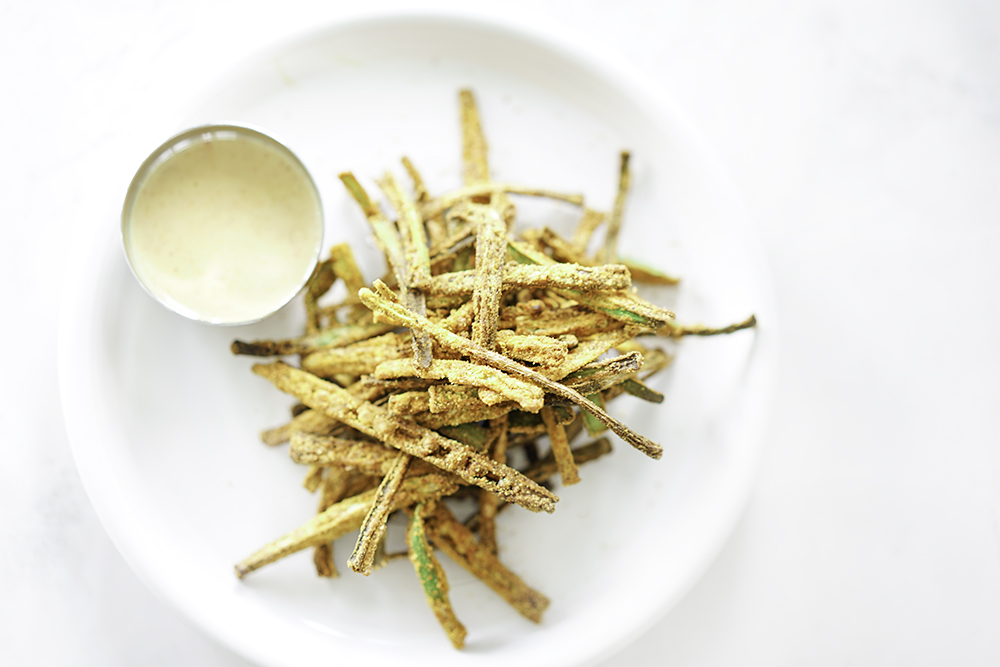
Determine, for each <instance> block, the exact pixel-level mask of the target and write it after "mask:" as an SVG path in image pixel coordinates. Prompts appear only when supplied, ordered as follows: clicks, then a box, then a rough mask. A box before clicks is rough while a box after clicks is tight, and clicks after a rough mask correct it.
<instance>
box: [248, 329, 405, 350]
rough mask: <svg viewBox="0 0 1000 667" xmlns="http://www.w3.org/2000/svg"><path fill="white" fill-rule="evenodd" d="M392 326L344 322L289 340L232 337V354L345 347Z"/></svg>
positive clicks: (378, 333) (377, 334)
mask: <svg viewBox="0 0 1000 667" xmlns="http://www.w3.org/2000/svg"><path fill="white" fill-rule="evenodd" d="M393 328H394V327H392V326H390V325H387V324H384V323H380V324H375V323H367V324H346V325H344V326H338V327H333V328H331V329H326V330H324V331H319V332H317V333H314V334H310V335H307V336H302V337H301V338H292V339H289V340H257V341H252V342H249V343H248V342H244V341H241V340H234V341H233V344H232V345H231V346H230V349H231V350H232V352H233V354H246V355H249V356H252V357H282V356H287V355H291V354H309V353H310V352H315V351H316V350H321V349H323V348H327V347H344V346H345V345H350V344H351V343H357V342H358V341H361V340H366V339H368V338H372V337H373V336H379V335H381V334H384V333H386V332H389V331H392V330H393Z"/></svg>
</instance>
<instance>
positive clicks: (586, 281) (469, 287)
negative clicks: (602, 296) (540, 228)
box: [425, 260, 632, 296]
mask: <svg viewBox="0 0 1000 667" xmlns="http://www.w3.org/2000/svg"><path fill="white" fill-rule="evenodd" d="M477 261H478V260H477ZM476 275H477V271H454V272H450V273H442V274H440V275H437V276H434V277H432V278H430V280H428V281H427V282H426V283H425V285H426V292H427V293H428V294H434V295H440V296H459V295H463V294H471V293H472V292H473V291H474V290H475V287H476ZM500 283H501V287H500V289H501V291H504V292H506V291H509V290H512V289H523V288H525V287H547V288H552V289H577V290H623V289H628V288H629V287H631V286H632V280H631V278H630V276H629V271H628V269H627V268H626V267H625V266H624V265H622V264H607V265H605V266H583V265H581V264H550V265H547V266H528V265H523V264H508V265H506V266H504V267H503V268H502V270H501V280H500Z"/></svg>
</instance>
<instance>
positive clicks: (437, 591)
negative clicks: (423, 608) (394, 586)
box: [406, 503, 465, 649]
mask: <svg viewBox="0 0 1000 667" xmlns="http://www.w3.org/2000/svg"><path fill="white" fill-rule="evenodd" d="M434 504H435V503H420V504H419V505H417V506H416V508H414V510H413V512H412V514H411V515H410V523H409V525H407V527H406V546H407V551H408V552H409V556H410V562H411V563H413V568H414V569H415V570H416V571H417V576H418V577H419V578H420V585H421V586H422V587H423V589H424V595H426V596H427V604H428V605H429V606H430V608H431V610H432V611H433V612H434V615H435V616H437V619H438V622H439V623H441V627H442V628H444V631H445V634H447V635H448V639H450V640H451V643H452V646H454V647H455V648H458V649H460V648H462V647H463V646H464V645H465V627H464V626H463V625H462V624H461V623H460V622H459V620H458V618H457V617H456V616H455V612H454V610H453V609H452V608H451V601H450V600H449V599H448V579H447V577H446V576H445V574H444V570H443V569H441V564H440V563H438V560H437V558H435V557H434V550H433V549H432V548H431V545H430V543H429V542H428V541H427V532H426V526H425V517H426V516H427V514H429V512H430V511H431V510H432V505H434Z"/></svg>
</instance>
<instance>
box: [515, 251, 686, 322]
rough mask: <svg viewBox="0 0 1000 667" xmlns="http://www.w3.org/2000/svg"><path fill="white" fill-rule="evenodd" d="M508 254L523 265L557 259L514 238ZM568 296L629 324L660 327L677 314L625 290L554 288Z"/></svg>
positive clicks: (546, 262) (541, 263) (549, 261)
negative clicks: (602, 290)
mask: <svg viewBox="0 0 1000 667" xmlns="http://www.w3.org/2000/svg"><path fill="white" fill-rule="evenodd" d="M507 251H508V253H509V254H510V255H511V256H512V257H513V258H514V259H515V260H516V261H518V262H520V263H522V264H540V265H542V266H545V265H548V264H552V263H554V262H555V260H553V259H552V258H551V257H549V256H547V255H546V254H545V253H543V252H539V251H538V250H536V249H534V248H532V247H531V246H530V245H528V244H526V243H522V242H519V241H513V242H511V243H508V244H507ZM553 292H555V293H557V294H559V295H561V296H563V297H564V298H567V299H572V300H574V301H577V302H579V303H580V304H581V305H584V306H586V307H588V308H591V309H593V310H598V311H601V312H603V313H605V314H607V315H610V316H611V317H613V318H615V319H616V320H621V321H622V322H626V323H629V324H638V325H641V326H644V327H649V328H651V329H660V328H662V327H665V326H666V325H667V323H668V322H669V321H671V320H673V319H674V313H673V312H672V311H670V310H667V309H666V308H661V307H660V306H656V305H654V304H652V303H649V302H648V301H646V300H645V299H642V298H640V297H638V296H637V295H635V294H633V293H631V292H627V291H622V292H587V293H584V292H579V291H576V290H558V289H557V290H553Z"/></svg>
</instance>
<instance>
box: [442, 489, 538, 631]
mask: <svg viewBox="0 0 1000 667" xmlns="http://www.w3.org/2000/svg"><path fill="white" fill-rule="evenodd" d="M427 533H428V535H429V536H430V539H431V542H433V543H434V546H436V547H437V548H439V549H441V551H443V552H445V553H446V554H447V555H448V557H449V558H451V559H452V560H453V561H455V562H456V563H458V564H459V565H461V566H462V567H463V568H465V569H466V570H468V571H469V572H471V573H472V574H474V575H475V576H476V577H478V578H479V579H481V580H482V581H483V583H484V584H486V585H487V586H489V587H490V588H492V589H493V590H494V591H495V592H496V593H497V594H498V595H500V597H502V598H503V599H504V600H506V601H507V602H508V603H510V605H511V606H512V607H514V609H516V610H517V611H518V612H519V613H520V614H521V615H522V616H524V617H525V618H527V619H529V620H532V621H534V622H535V623H540V622H541V620H542V612H544V611H545V609H546V608H547V607H548V606H549V600H548V598H546V597H545V596H544V595H542V594H541V593H539V592H538V591H536V590H534V589H532V588H530V587H528V585H527V584H525V583H524V581H523V580H522V579H521V578H520V577H518V576H517V575H516V574H514V573H513V572H511V571H510V570H508V569H507V568H506V567H504V565H503V563H501V562H500V561H499V560H497V557H496V556H494V555H493V554H492V553H490V550H489V549H487V548H486V547H484V546H483V545H481V544H480V543H479V542H478V541H477V540H476V537H475V536H474V535H473V534H472V533H471V532H470V531H469V529H468V528H466V527H465V526H463V525H462V524H461V523H459V522H458V521H457V520H456V519H455V516H454V515H453V514H452V513H451V511H450V510H448V508H447V507H445V505H444V503H437V505H436V507H435V509H434V514H433V515H432V516H431V517H428V519H427Z"/></svg>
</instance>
